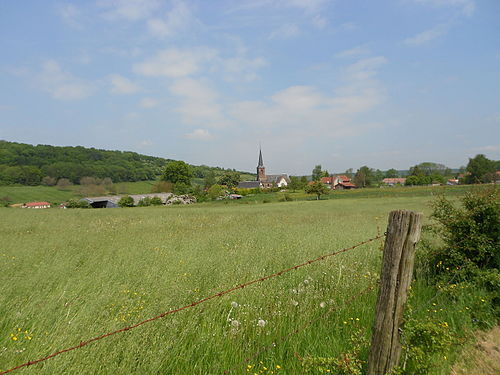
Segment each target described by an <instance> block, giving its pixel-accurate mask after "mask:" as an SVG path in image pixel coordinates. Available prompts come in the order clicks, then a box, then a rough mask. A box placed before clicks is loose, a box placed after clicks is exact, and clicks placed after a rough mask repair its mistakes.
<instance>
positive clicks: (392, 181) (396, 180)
mask: <svg viewBox="0 0 500 375" xmlns="http://www.w3.org/2000/svg"><path fill="white" fill-rule="evenodd" d="M382 182H383V183H384V184H404V183H405V182H406V178H398V177H395V178H384V179H383V180H382Z"/></svg>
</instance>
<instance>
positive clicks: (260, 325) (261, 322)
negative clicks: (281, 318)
mask: <svg viewBox="0 0 500 375" xmlns="http://www.w3.org/2000/svg"><path fill="white" fill-rule="evenodd" d="M266 324H267V322H266V321H265V320H264V319H259V321H258V322H257V325H258V326H259V327H265V326H266Z"/></svg>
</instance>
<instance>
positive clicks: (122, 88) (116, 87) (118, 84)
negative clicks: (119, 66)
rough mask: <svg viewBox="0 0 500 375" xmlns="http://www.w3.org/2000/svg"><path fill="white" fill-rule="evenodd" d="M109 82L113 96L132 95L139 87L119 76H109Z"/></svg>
mask: <svg viewBox="0 0 500 375" xmlns="http://www.w3.org/2000/svg"><path fill="white" fill-rule="evenodd" d="M109 80H110V82H111V85H112V87H111V92H112V93H113V94H133V93H136V92H137V91H139V90H140V88H139V86H137V85H136V84H134V83H133V82H132V81H131V80H129V79H128V78H126V77H123V76H121V75H119V74H112V75H110V76H109Z"/></svg>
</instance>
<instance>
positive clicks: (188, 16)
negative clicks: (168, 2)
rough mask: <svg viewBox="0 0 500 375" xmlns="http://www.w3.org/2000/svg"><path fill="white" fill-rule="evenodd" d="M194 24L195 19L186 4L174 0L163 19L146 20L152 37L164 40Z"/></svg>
mask: <svg viewBox="0 0 500 375" xmlns="http://www.w3.org/2000/svg"><path fill="white" fill-rule="evenodd" d="M194 22H195V18H194V17H193V14H192V12H191V9H190V8H189V6H188V5H187V3H186V2H184V1H179V0H176V1H174V3H173V6H172V9H171V10H170V11H169V12H167V14H166V15H165V17H164V18H151V19H150V20H148V29H149V31H150V33H151V34H152V35H154V36H156V37H160V38H164V37H170V36H173V35H175V34H177V33H178V32H180V31H184V30H186V29H188V28H189V27H190V26H191V25H192V24H193V23H194Z"/></svg>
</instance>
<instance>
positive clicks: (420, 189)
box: [0, 181, 472, 204]
mask: <svg viewBox="0 0 500 375" xmlns="http://www.w3.org/2000/svg"><path fill="white" fill-rule="evenodd" d="M155 182H156V181H139V182H121V183H117V184H115V187H116V191H117V194H144V193H150V192H151V188H152V186H153V185H154V184H155ZM471 188H472V187H471V186H468V185H460V186H436V187H428V186H416V187H394V188H368V189H355V190H345V191H338V190H336V191H332V192H331V193H330V194H329V195H325V196H322V197H321V199H344V198H348V199H350V198H383V197H406V196H411V197H414V196H423V197H424V196H428V197H430V196H434V195H436V194H440V193H444V194H447V195H458V194H463V193H464V192H465V191H467V190H468V189H471ZM79 190H80V186H79V185H73V186H69V187H68V188H66V189H65V190H60V189H58V188H57V187H54V186H0V198H2V197H9V198H10V199H11V200H12V201H13V202H14V203H25V202H30V201H48V202H51V203H54V204H58V203H61V202H64V201H67V200H68V199H71V198H80V197H82V196H83V195H82V193H81V192H80V191H79ZM284 194H285V193H266V194H255V195H251V196H247V197H244V198H243V199H241V200H238V201H236V202H231V203H255V202H263V201H266V202H277V201H279V200H280V199H283V198H284ZM286 194H287V195H289V196H290V197H291V198H292V199H294V200H314V199H315V196H313V195H308V194H305V193H304V192H303V191H297V192H286ZM219 203H222V202H219ZM226 203H227V202H226Z"/></svg>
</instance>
